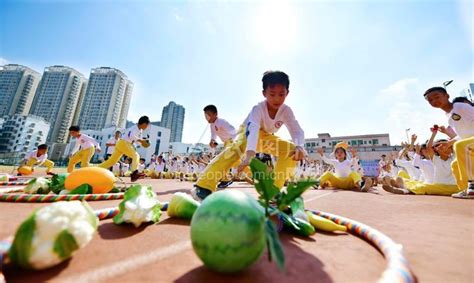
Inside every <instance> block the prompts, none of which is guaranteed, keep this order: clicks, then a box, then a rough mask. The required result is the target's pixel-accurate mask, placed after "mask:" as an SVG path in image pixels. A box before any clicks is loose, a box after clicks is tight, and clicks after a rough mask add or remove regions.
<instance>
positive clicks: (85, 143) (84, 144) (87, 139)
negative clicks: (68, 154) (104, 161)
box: [72, 134, 100, 154]
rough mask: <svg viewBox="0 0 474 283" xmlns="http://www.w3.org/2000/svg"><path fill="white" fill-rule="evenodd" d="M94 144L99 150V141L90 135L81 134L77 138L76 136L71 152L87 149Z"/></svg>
mask: <svg viewBox="0 0 474 283" xmlns="http://www.w3.org/2000/svg"><path fill="white" fill-rule="evenodd" d="M93 146H95V148H96V149H97V150H100V145H99V143H98V142H97V141H96V140H95V139H94V138H93V137H91V136H88V135H86V134H81V135H80V136H79V137H78V138H76V144H75V145H74V149H73V150H72V154H74V153H76V152H77V151H78V150H79V147H80V148H81V150H84V149H88V148H91V147H93Z"/></svg>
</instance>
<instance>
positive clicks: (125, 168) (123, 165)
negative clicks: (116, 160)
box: [122, 163, 130, 172]
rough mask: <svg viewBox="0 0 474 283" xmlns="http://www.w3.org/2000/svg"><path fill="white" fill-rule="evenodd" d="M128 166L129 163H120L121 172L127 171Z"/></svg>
mask: <svg viewBox="0 0 474 283" xmlns="http://www.w3.org/2000/svg"><path fill="white" fill-rule="evenodd" d="M129 168H130V164H128V163H123V164H122V172H127V171H128V169H129Z"/></svg>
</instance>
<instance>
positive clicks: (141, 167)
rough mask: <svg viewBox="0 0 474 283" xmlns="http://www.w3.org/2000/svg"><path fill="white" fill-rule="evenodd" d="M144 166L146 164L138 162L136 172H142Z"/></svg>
mask: <svg viewBox="0 0 474 283" xmlns="http://www.w3.org/2000/svg"><path fill="white" fill-rule="evenodd" d="M145 168H146V165H145V164H141V163H140V164H138V168H137V170H138V172H140V173H142V172H143V170H145Z"/></svg>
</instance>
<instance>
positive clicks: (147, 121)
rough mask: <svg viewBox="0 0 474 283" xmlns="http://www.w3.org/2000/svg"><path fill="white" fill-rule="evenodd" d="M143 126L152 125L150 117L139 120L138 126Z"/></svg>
mask: <svg viewBox="0 0 474 283" xmlns="http://www.w3.org/2000/svg"><path fill="white" fill-rule="evenodd" d="M141 124H150V118H148V116H141V117H140V119H138V125H141Z"/></svg>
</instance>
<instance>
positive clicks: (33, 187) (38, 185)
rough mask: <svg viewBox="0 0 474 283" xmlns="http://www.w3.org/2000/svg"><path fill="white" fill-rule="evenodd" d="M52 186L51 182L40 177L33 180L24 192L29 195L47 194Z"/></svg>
mask: <svg viewBox="0 0 474 283" xmlns="http://www.w3.org/2000/svg"><path fill="white" fill-rule="evenodd" d="M50 184H51V181H50V180H48V179H46V178H43V177H38V178H35V179H33V180H31V181H30V182H29V183H28V185H27V186H26V187H25V188H24V189H23V191H24V192H25V193H27V194H47V193H49V191H50V189H49V185H50Z"/></svg>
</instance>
